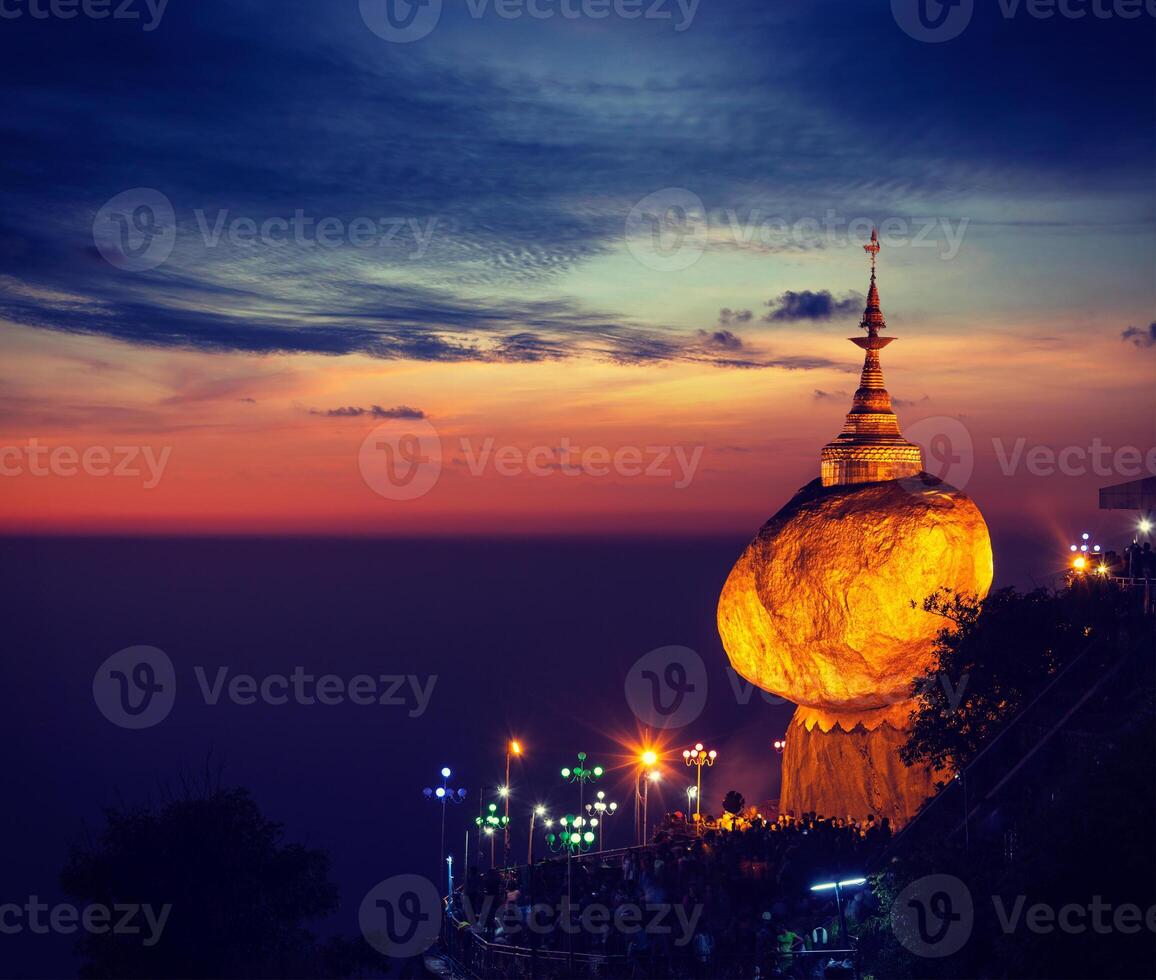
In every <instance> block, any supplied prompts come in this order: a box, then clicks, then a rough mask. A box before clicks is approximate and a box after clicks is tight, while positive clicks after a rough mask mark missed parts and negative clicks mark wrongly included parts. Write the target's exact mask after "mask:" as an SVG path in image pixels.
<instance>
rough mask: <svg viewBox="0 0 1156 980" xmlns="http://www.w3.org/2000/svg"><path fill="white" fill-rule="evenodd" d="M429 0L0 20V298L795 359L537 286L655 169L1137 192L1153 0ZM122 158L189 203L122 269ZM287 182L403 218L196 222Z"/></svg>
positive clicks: (283, 330)
mask: <svg viewBox="0 0 1156 980" xmlns="http://www.w3.org/2000/svg"><path fill="white" fill-rule="evenodd" d="M446 7H447V11H448V12H447V14H446V15H444V24H443V25H442V26H441V27H439V28H438V30H437V31H435V32H434V33H433V34H431V35H430V36H429V38H427V39H425V40H423V41H420V42H417V43H415V44H412V45H396V44H388V43H385V42H383V41H382V40H380V39H379V38H377V37H375V36H374V35H372V34H371V33H370V32H369V31H368V30H366V28H365V26H364V24H362V23H361V21H360V19H359V18H358V15H357V4H356V3H347V4H317V3H315V2H304V0H280V2H279V3H277V4H276V5H275V7H274V8H270V7H269V5H268V4H265V3H251V2H247V0H229V2H225V0H198V2H197V3H195V4H188V3H177V2H173V3H170V4H169V5H168V7H167V8H166V11H165V16H164V20H163V22H162V23H161V25H160V26H159V27H158V28H157V29H156V30H154V31H151V32H144V31H142V30H141V29H140V27H139V25H136V24H132V23H125V22H118V21H115V20H108V21H90V20H85V19H84V18H76V19H74V20H69V21H59V20H56V21H41V20H34V19H31V18H23V19H19V20H13V21H6V22H5V25H4V31H3V32H0V57H3V59H4V65H5V79H4V82H3V85H4V97H5V108H6V113H5V119H4V122H3V124H2V125H3V129H2V132H3V135H4V142H5V147H6V152H5V155H4V158H3V160H2V162H0V168H2V170H3V176H4V179H3V181H0V213H2V214H3V215H4V227H3V228H0V272H2V273H3V275H4V277H5V278H3V279H2V280H0V314H2V315H3V316H6V317H8V318H9V319H11V320H14V321H16V322H19V323H22V324H26V325H30V326H34V327H42V328H46V329H52V330H58V331H66V332H77V333H92V334H100V335H106V336H110V337H114V338H117V339H120V340H123V341H126V342H129V343H136V344H145V345H170V346H174V345H175V346H187V347H193V348H196V349H202V350H239V351H254V352H267V351H281V350H284V351H312V352H318V353H327V354H335V355H337V354H345V353H351V352H360V353H368V354H371V355H374V356H381V357H396V358H415V359H425V360H463V359H465V360H469V359H491V360H508V361H538V360H548V359H559V358H565V357H574V356H595V357H602V358H607V359H610V360H615V361H622V362H630V363H645V362H650V361H655V362H658V361H664V360H670V359H688V358H689V359H701V360H703V361H705V362H709V363H717V364H720V365H726V366H736V367H745V366H757V365H765V364H774V365H778V366H799V367H803V366H808V365H809V364H810V363H811V362H810V361H809V360H808V359H807V358H805V357H804V358H798V359H795V360H793V361H790V362H788V361H784V360H782V359H776V358H774V357H766V358H763V359H759V358H754V357H752V358H749V359H748V358H738V357H735V356H734V349H733V348H731V349H729V351H728V350H727V349H725V348H726V345H725V344H723V345H720V343H719V342H717V341H714V340H712V339H711V338H703V337H699V336H698V335H697V334H694V333H693V332H691V333H680V332H678V331H674V330H670V329H668V328H667V327H666V326H665V325H663V324H658V323H638V322H633V321H631V320H630V319H629V318H626V317H623V316H621V315H620V314H619V313H618V312H617V311H614V310H591V309H588V308H586V306H585V305H584V304H581V303H578V302H576V301H573V300H559V299H557V298H546V297H547V295H553V293H552V292H551V293H550V294H548V293H547V292H545V291H542V290H543V287H544V286H548V285H549V284H551V283H553V282H554V281H555V280H556V279H557V278H558V277H559V276H560V275H561V274H564V273H567V272H569V271H572V270H574V269H576V268H579V267H581V266H582V265H583V263H586V262H588V261H590V260H591V259H593V258H595V257H599V256H605V255H607V254H610V253H612V252H620V251H621V245H622V235H623V228H624V221H625V217H626V214H627V213H628V212H629V210H630V208H631V206H632V205H633V204H634V203H635V202H636V201H637V200H638V199H639V198H640V197H642V196H644V195H646V194H648V193H650V192H652V191H655V190H658V189H661V188H664V187H689V188H691V189H693V190H694V192H695V193H697V194H698V195H699V196H700V197H701V198H702V199H703V201H704V203H705V204H706V206H707V207H708V208H738V209H740V210H742V209H747V210H749V209H752V208H757V209H761V210H762V211H763V212H764V213H775V214H780V215H782V216H784V217H786V218H788V219H791V218H796V217H814V218H818V219H822V218H823V216H824V215H825V214H826V213H827V211H829V210H834V211H837V212H838V213H839V214H841V215H842V216H844V217H850V216H852V215H858V214H866V215H891V216H900V217H901V216H903V215H904V214H911V213H912V212H913V211H916V210H919V209H922V211H923V213H932V210H933V209H934V212H935V213H939V214H942V215H946V216H950V215H967V214H968V213H969V211H970V209H971V208H972V205H971V203H969V202H971V201H972V200H973V199H976V198H983V197H985V196H990V195H996V196H999V195H1005V196H1006V195H1016V196H1017V197H1018V198H1019V199H1022V200H1023V201H1030V200H1033V199H1035V198H1037V197H1040V196H1042V197H1044V198H1046V199H1047V200H1048V201H1055V200H1063V199H1064V198H1065V196H1066V195H1074V194H1077V193H1085V194H1093V195H1100V196H1103V197H1105V198H1106V199H1113V195H1115V198H1114V199H1115V200H1121V199H1123V200H1127V201H1128V202H1129V204H1130V208H1129V213H1131V214H1132V215H1134V220H1136V221H1138V222H1140V221H1151V220H1152V218H1153V208H1152V205H1151V196H1150V193H1149V190H1150V188H1149V182H1150V177H1151V174H1150V161H1151V159H1152V157H1153V152H1154V143H1153V132H1152V127H1151V114H1152V100H1151V85H1150V79H1151V77H1152V66H1153V45H1152V39H1153V30H1154V29H1156V27H1154V25H1153V24H1152V23H1151V22H1150V19H1147V18H1145V19H1142V20H1140V21H1132V22H1127V23H1124V22H1120V21H1117V22H1100V21H1096V22H1092V21H1079V22H1071V21H1063V20H1061V19H1056V20H1052V21H1039V20H1034V19H1032V18H1029V17H1026V16H1023V17H1018V18H1015V19H1012V20H1006V19H1004V18H1002V17H1001V16H1000V15H999V12H998V5H987V4H978V3H977V4H976V14H975V18H974V21H973V23H972V25H971V26H970V27H969V29H968V30H967V31H966V32H965V33H964V34H963V35H962V36H961V37H959V38H957V39H956V40H954V41H951V42H949V43H946V44H938V45H937V44H920V43H918V42H916V41H913V40H912V39H911V38H909V37H907V36H906V35H905V34H903V32H902V31H900V30H899V29H898V27H897V26H896V24H895V22H894V21H893V19H892V18H891V16H890V13H889V9H888V4H886V3H880V4H863V3H861V2H858V0H855V2H852V0H832V2H829V3H824V4H767V3H764V2H759V3H754V2H751V3H727V4H725V5H724V4H712V3H709V2H703V3H702V4H700V5H699V7H698V9H697V13H696V17H695V20H694V22H693V24H691V25H690V27H689V28H688V29H687V30H686V31H684V32H675V31H673V30H671V29H670V25H669V24H663V23H645V22H642V21H639V22H624V21H621V20H614V19H613V18H612V19H610V20H607V21H599V22H584V23H579V24H575V23H570V22H563V21H552V22H549V23H534V22H531V21H525V22H516V23H506V22H502V21H501V20H500V19H498V18H495V17H490V18H488V19H482V20H480V21H475V20H472V19H471V18H469V17H468V15H466V14H465V13H464V10H465V8H464V7H463V6H462V5H461V4H456V5H455V4H451V3H449V2H448V0H447V3H446ZM528 41H530V42H532V43H529V44H528V43H527V42H528ZM626 54H628V55H629V57H626V56H625V55H626ZM134 187H151V188H156V189H157V190H159V191H161V192H162V193H163V194H165V195H166V196H167V197H168V198H169V199H170V200H171V202H172V204H173V207H174V210H175V212H176V220H177V224H178V234H177V242H176V247H175V250H174V252H173V255H172V257H171V258H170V259H169V260H168V262H167V263H166V264H165V265H164V266H162V267H161V268H159V269H157V270H154V271H152V272H146V273H137V274H134V273H127V272H125V271H123V270H120V269H116V268H113V267H111V266H110V265H109V264H108V263H107V262H105V261H104V260H103V259H102V258H101V257H100V255H99V254H98V253H97V251H96V250H95V249H94V248H93V239H92V221H93V217H94V215H95V214H96V213H97V211H98V209H99V208H100V207H101V205H102V204H103V203H104V202H105V201H106V200H108V199H109V198H111V197H112V196H113V195H115V194H118V193H120V192H122V191H125V190H126V189H128V188H134ZM1132 204H1134V205H1135V206H1134V207H1133V206H1131V205H1132ZM298 210H301V211H303V212H304V213H306V214H307V215H309V216H310V217H311V218H312V219H313V220H320V219H322V218H333V219H336V220H338V221H339V222H340V223H341V224H342V226H343V227H349V226H350V225H351V223H352V222H354V221H355V220H357V219H358V218H362V219H371V220H374V221H377V220H379V219H385V220H393V219H398V220H400V221H401V226H400V228H401V231H400V232H399V233H398V234H397V235H394V236H392V237H390V238H388V239H387V240H382V241H379V242H377V243H376V244H375V245H374V246H373V247H369V248H355V247H352V246H350V245H348V244H346V245H344V246H342V247H340V248H335V249H323V248H317V247H299V246H298V245H295V244H289V245H288V246H285V247H281V248H274V247H271V246H267V245H263V246H246V245H243V244H238V243H235V242H232V241H229V240H224V241H222V242H221V243H218V244H216V245H212V246H210V245H207V244H206V243H205V240H204V235H203V233H202V232H201V230H200V227H199V222H200V221H202V220H208V221H209V222H210V223H211V221H212V219H213V217H214V216H218V215H220V214H221V213H226V214H227V216H228V219H233V218H238V217H239V218H243V219H251V220H252V221H253V222H254V223H258V224H259V223H261V222H263V221H265V220H267V219H271V218H272V219H276V218H279V217H284V216H287V215H292V214H293V213H294V212H295V211H298ZM198 215H200V217H198ZM1092 217H1093V218H1095V216H1092ZM977 220H978V218H977ZM1055 220H1056V222H1057V226H1063V225H1065V224H1070V225H1072V226H1075V225H1078V224H1079V223H1080V222H1082V221H1086V220H1089V216H1087V215H1081V214H1064V213H1062V212H1061V213H1060V214H1059V216H1058V217H1057V218H1056V219H1055ZM414 228H417V229H432V230H431V232H430V234H429V237H428V241H424V243H423V242H422V241H419V236H418V235H415V234H414V233H413V229H414ZM623 261H628V260H626V259H624V260H623ZM796 295H799V296H803V295H821V294H802V293H801V294H796ZM841 302H845V301H833V303H834V306H833V307H832V310H831V314H830V315H839V313H840V312H841V311H840V309H839V304H840V303H841ZM820 305H821V304H820ZM804 307H806V303H803V304H802V305H800V306H799V309H800V310H802V309H803V308H804ZM814 308H815V309H818V307H814ZM724 313H726V314H727V315H728V316H730V317H732V318H734V317H741V316H742V311H739V312H738V313H735V311H724ZM803 315H804V316H810V315H812V314H808V313H804V314H803ZM815 315H819V314H815ZM772 316H774V314H772ZM777 318H778V319H783V318H784V317H777ZM730 322H732V321H731V320H724V319H720V326H724V327H725V326H726V325H727V324H728V323H730ZM739 322H741V320H740V321H739ZM815 363H816V364H820V365H821V364H822V363H823V362H821V360H820V361H816V362H815Z"/></svg>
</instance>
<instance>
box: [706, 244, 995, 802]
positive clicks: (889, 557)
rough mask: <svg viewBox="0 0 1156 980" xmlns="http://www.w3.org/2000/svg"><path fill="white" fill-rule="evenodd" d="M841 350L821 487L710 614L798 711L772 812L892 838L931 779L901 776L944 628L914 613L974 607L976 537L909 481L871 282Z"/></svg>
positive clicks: (979, 519)
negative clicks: (858, 372)
mask: <svg viewBox="0 0 1156 980" xmlns="http://www.w3.org/2000/svg"><path fill="white" fill-rule="evenodd" d="M863 247H864V249H866V251H867V252H868V253H869V254H870V256H871V285H870V288H869V290H868V293H867V305H866V309H865V310H864V311H863V320H862V322H861V324H860V325H861V326H862V327H863V329H864V330H865V331H866V336H865V337H854V338H852V339H851V340H852V343H854V344H856V345H857V346H859V347H862V348H863V349H864V350H865V351H866V357H865V359H864V364H863V373H862V377H861V379H860V383H859V389H858V390H857V391H856V392H855V398H854V401H853V403H852V406H851V411H850V412H849V413H848V414H847V419H846V422H845V423H844V426H843V431H842V432H841V433H840V434H839V435H838V436H836V438H835V439H834V440H833V441H832V442H830V443H829V444H828V445H826V446H825V447H823V451H822V457H821V467H820V477H819V478H818V479H816V480H813V481H812V482H811V483H809V484H808V485H807V486H805V487H803V488H802V489H801V490H800V491H799V492H798V493H797V494H795V496H794V497H793V498H792V499H791V500H790V501H789V502H788V503H787V504H786V506H785V507H783V509H782V510H780V511H779V512H778V513H777V514H775V516H774V517H772V518H771V519H770V520H769V521H767V523H766V524H764V525H763V527H762V528H761V529H760V530H759V532H758V534H756V535H755V538H754V540H753V541H751V543H750V544H749V545H748V546H747V548H746V550H745V551H744V552H743V554H742V555H741V556H740V557H739V560H738V561H737V562H735V565H734V567H733V568H732V569H731V573H730V575H729V576H728V577H727V581H726V584H725V585H724V586H723V590H722V594H721V596H720V597H719V605H718V628H719V634H720V636H721V637H722V642H723V646H724V647H725V649H726V651H727V656H728V657H729V658H730V661H731V664H732V666H733V667H734V669H735V670H736V671H737V672H738V673H739V674H740V675H742V676H743V677H745V678H746V679H747V680H749V681H751V682H752V683H754V684H756V685H758V686H759V687H760V688H762V689H764V690H766V691H770V692H772V693H774V694H777V695H779V696H781V697H784V698H787V699H788V700H791V701H794V702H796V703H797V704H799V705H800V707H799V708H798V710H797V711H796V712H795V716H794V718H793V719H792V721H791V725H790V729H789V731H788V733H787V738H786V741H787V747H786V750H785V752H784V755H783V786H782V793H781V798H780V803H779V805H780V809H781V811H782V812H785V813H795V814H800V813H805V812H808V811H815V812H818V813H822V814H826V815H829V816H845V815H847V814H852V815H854V816H857V817H860V818H862V817H864V816H866V815H867V814H869V813H873V814H875V815H876V816H877V817H882V816H887V817H889V818H890V820H891V823H892V824H893V825H901V824H903V823H905V822H906V821H907V820H909V819H910V818H911V816H912V815H913V814H914V813H915V811H916V810H917V809H918V808H919V805H920V804H921V803H922V802H923V800H925V799H926V798H927V796H929V795H930V793H931V791H932V788H933V781H934V778H933V773H931V772H930V771H929V770H927V769H925V768H920V767H912V768H908V767H905V766H904V765H903V764H902V763H901V762H900V760H899V756H898V750H899V747H900V746H901V745H902V744H903V742H904V740H905V739H906V731H905V729H906V727H907V724H908V716H909V715H910V712H911V710H912V707H913V703H912V702H911V701H910V700H909V699H910V697H911V687H912V682H913V680H914V679H915V678H916V677H917V676H918V675H920V674H922V673H923V672H924V671H925V670H926V669H927V668H928V667H929V666H930V665H931V663H932V660H933V652H932V651H933V642H934V640H935V637H936V635H937V634H938V632H939V631H940V630H941V629H942V628H943V627H944V625H945V624H944V622H943V620H941V619H939V618H938V617H936V616H934V615H932V614H930V613H927V612H924V611H923V608H922V602H923V600H924V599H925V598H926V597H927V596H929V595H931V594H932V593H933V592H935V591H936V590H937V589H939V588H942V587H947V588H949V589H951V590H952V591H956V592H966V593H973V594H976V595H979V596H983V595H986V594H987V590H988V589H989V588H990V586H991V580H992V554H991V539H990V538H989V536H988V531H987V525H986V524H985V523H984V520H983V516H982V515H981V514H980V512H979V508H978V507H976V505H975V504H974V503H973V502H972V500H971V499H970V498H969V497H968V496H967V495H966V494H964V493H963V492H962V491H960V490H957V489H955V488H954V487H951V486H948V485H947V484H946V483H943V482H941V481H940V480H937V479H936V478H935V477H933V476H931V475H930V474H928V473H925V472H923V460H922V454H921V452H920V449H919V447H918V446H917V445H915V444H914V443H911V442H908V441H907V440H906V439H904V438H903V434H902V433H901V432H900V429H899V421H898V419H897V418H896V416H895V412H894V410H893V408H892V405H891V396H890V395H889V394H888V393H887V389H886V387H885V386H884V382H883V370H882V367H881V366H880V361H879V351H880V350H881V349H882V348H884V347H885V346H887V344H889V343H891V341H892V340H893V339H894V338H892V337H881V336H880V335H879V331H880V330H882V329H885V328H886V323H885V321H884V319H883V313H882V310H881V308H880V305H879V291H878V289H877V287H876V284H875V259H876V255H877V253H878V251H879V242H878V237H877V235H876V234H875V233H874V232H872V235H871V242H870V244H868V245H865V246H863Z"/></svg>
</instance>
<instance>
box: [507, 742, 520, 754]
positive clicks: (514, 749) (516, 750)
mask: <svg viewBox="0 0 1156 980" xmlns="http://www.w3.org/2000/svg"><path fill="white" fill-rule="evenodd" d="M510 751H511V752H513V753H514V755H521V754H522V746H521V744H520V743H518V742H511V743H510Z"/></svg>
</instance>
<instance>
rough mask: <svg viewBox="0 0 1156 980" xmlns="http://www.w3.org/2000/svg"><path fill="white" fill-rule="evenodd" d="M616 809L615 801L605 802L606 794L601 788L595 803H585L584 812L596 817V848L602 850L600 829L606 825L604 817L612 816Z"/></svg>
mask: <svg viewBox="0 0 1156 980" xmlns="http://www.w3.org/2000/svg"><path fill="white" fill-rule="evenodd" d="M617 811H618V804H617V803H607V802H606V794H605V793H603V792H602V790H599V791H598V800H597V802H595V803H587V804H586V812H587V813H588V814H589V815H590V816H591V817H596V818H597V819H596V823H597V824H598V850H600V851H601V850H604V848H603V846H602V831H603V829H604V828H605V826H606V818H607V817H612V816H614V814H615V813H616V812H617Z"/></svg>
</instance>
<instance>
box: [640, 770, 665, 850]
mask: <svg viewBox="0 0 1156 980" xmlns="http://www.w3.org/2000/svg"><path fill="white" fill-rule="evenodd" d="M641 775H642V774H641V773H639V776H640V777H641ZM661 778H662V773H660V772H659V771H658V770H657V769H651V770H650V772H648V773H646V778H645V780H644V782H643V784H642V833H641V836H640V838H639V841H638V843H639V844H645V843H646V841H647V827H648V825H649V822H650V817H649V815H648V814H649V810H650V784H651V783H657V782H658V781H659V780H660V779H661ZM635 789H637V787H635ZM634 802H635V805H636V806H637V804H638V800H637V799H635V801H634Z"/></svg>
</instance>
